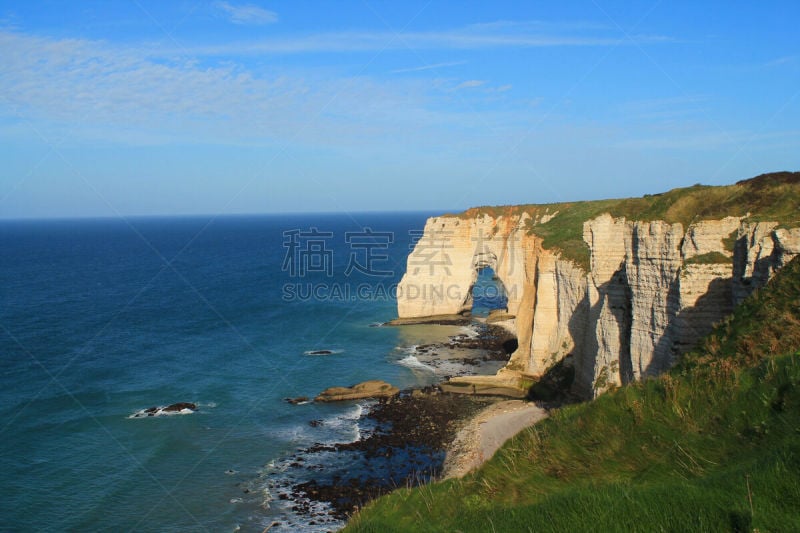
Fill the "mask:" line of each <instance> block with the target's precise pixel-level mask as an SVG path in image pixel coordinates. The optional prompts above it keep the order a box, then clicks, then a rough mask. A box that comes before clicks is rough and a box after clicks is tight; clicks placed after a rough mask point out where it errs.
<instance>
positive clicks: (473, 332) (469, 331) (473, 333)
mask: <svg viewBox="0 0 800 533" xmlns="http://www.w3.org/2000/svg"><path fill="white" fill-rule="evenodd" d="M458 331H459V333H463V334H464V335H466V336H467V337H470V338H474V337H477V336H478V335H480V333H479V332H478V330H477V329H476V328H475V327H474V326H461V327H460V328H458Z"/></svg>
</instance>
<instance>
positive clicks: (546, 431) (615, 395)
mask: <svg viewBox="0 0 800 533" xmlns="http://www.w3.org/2000/svg"><path fill="white" fill-rule="evenodd" d="M798 348H800V260H794V261H792V262H791V263H790V264H789V265H787V266H786V267H785V268H784V269H783V270H782V271H781V272H779V273H778V275H777V276H776V277H775V278H774V279H773V280H772V281H771V282H770V283H769V284H768V285H767V286H766V287H764V288H762V289H760V290H759V291H757V292H756V293H755V294H754V295H753V296H751V297H750V298H749V299H748V300H746V301H745V302H744V303H743V304H742V305H740V306H739V307H738V308H737V309H736V312H735V314H734V315H733V316H732V317H731V318H729V319H728V320H726V321H724V322H723V323H722V324H720V325H719V326H718V327H717V328H716V329H715V330H714V332H713V333H712V334H711V335H709V336H708V337H707V338H706V339H705V340H704V342H703V343H701V345H700V347H699V348H698V349H697V350H695V351H694V352H691V353H689V354H687V355H686V356H684V358H683V359H682V360H681V362H680V363H679V364H678V366H676V367H675V368H673V369H672V370H671V371H670V372H669V373H667V374H665V375H663V376H661V377H659V378H653V379H648V380H646V381H643V382H638V383H634V384H631V385H628V386H625V387H622V388H620V389H617V390H615V391H613V392H610V393H607V394H605V395H603V396H601V397H600V398H598V399H597V400H595V401H593V402H590V403H585V404H580V405H573V406H568V407H564V408H561V409H558V410H555V411H554V412H553V413H552V415H551V417H550V418H549V419H547V420H545V421H543V422H541V423H539V424H537V425H536V426H534V427H533V428H530V429H528V430H525V431H523V432H522V433H520V434H519V435H517V436H516V437H515V438H514V439H512V440H511V441H509V442H508V443H506V445H505V446H504V447H503V448H502V449H501V450H500V451H499V452H498V453H497V454H496V455H495V456H494V458H493V459H492V460H490V461H489V462H488V463H487V464H486V465H484V467H483V468H481V469H480V470H479V471H477V472H475V473H473V474H471V475H469V476H467V477H465V478H464V479H460V480H450V481H446V482H441V483H436V484H432V485H428V486H423V487H420V488H416V489H413V490H406V489H404V490H398V491H396V492H395V493H393V494H391V495H388V496H386V497H384V498H381V499H379V500H377V501H375V502H373V503H372V504H370V505H369V506H367V507H366V508H365V509H364V510H362V512H361V513H360V514H358V515H357V516H355V517H354V518H353V519H352V520H351V523H350V525H349V526H348V528H347V531H359V532H389V531H481V532H483V531H537V532H539V531H753V530H759V531H800V388H799V387H800V351H799V350H798Z"/></svg>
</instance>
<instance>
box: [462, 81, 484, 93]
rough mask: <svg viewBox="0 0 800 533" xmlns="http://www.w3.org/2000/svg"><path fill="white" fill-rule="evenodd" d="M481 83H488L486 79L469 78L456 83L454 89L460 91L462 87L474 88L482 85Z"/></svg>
mask: <svg viewBox="0 0 800 533" xmlns="http://www.w3.org/2000/svg"><path fill="white" fill-rule="evenodd" d="M481 85H486V80H467V81H462V82H461V83H459V84H458V85H456V86H455V87H454V90H456V91H458V90H460V89H474V88H475V87H480V86H481Z"/></svg>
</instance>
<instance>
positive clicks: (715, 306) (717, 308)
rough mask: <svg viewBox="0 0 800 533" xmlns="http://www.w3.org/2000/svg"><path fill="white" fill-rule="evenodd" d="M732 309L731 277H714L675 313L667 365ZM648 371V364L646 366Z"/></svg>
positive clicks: (691, 347)
mask: <svg viewBox="0 0 800 533" xmlns="http://www.w3.org/2000/svg"><path fill="white" fill-rule="evenodd" d="M732 312H733V280H732V278H716V279H714V280H712V281H711V283H710V284H709V286H708V290H707V291H706V293H705V294H703V295H702V296H701V297H700V298H698V299H697V301H696V302H695V304H694V305H693V306H692V307H686V308H685V309H682V310H681V311H679V312H678V315H677V316H676V317H675V331H674V333H675V336H674V337H673V340H674V342H673V346H672V350H673V352H674V357H673V359H672V360H671V361H669V363H670V365H671V364H674V363H675V362H676V361H677V358H678V357H680V356H681V355H682V354H684V353H686V352H687V351H689V350H691V349H693V348H694V347H695V346H696V345H697V343H698V342H699V341H700V340H701V339H702V338H703V337H705V336H706V335H708V334H709V333H711V330H712V329H714V325H715V324H716V323H717V322H719V321H720V320H722V319H723V318H725V317H726V316H727V315H729V314H731V313H732ZM648 371H650V368H648Z"/></svg>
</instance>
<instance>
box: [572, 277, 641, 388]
mask: <svg viewBox="0 0 800 533" xmlns="http://www.w3.org/2000/svg"><path fill="white" fill-rule="evenodd" d="M590 283H591V281H590ZM597 292H598V298H597V303H595V304H594V305H590V303H589V295H588V293H587V295H586V296H585V297H584V299H583V300H582V301H581V303H580V304H579V305H578V308H576V311H577V309H580V310H581V312H580V313H578V312H576V313H574V314H573V315H572V316H571V317H570V320H569V324H568V326H567V327H568V329H569V332H570V335H572V338H573V339H574V340H575V342H576V344H577V346H576V348H575V378H576V380H575V381H574V384H573V387H572V391H571V393H572V394H576V395H578V396H580V397H582V398H591V397H592V396H593V388H594V386H595V380H596V377H597V376H598V375H599V374H601V373H602V371H603V369H602V367H603V366H605V364H606V363H608V365H609V366H611V367H616V370H614V369H613V368H609V369H608V370H607V371H618V372H619V375H620V380H621V381H622V383H623V384H624V383H628V382H630V381H632V380H633V364H632V361H631V352H630V336H631V293H630V287H629V286H628V279H627V274H626V272H625V265H624V263H623V264H622V265H620V268H619V269H618V270H617V271H616V272H615V273H614V274H613V275H612V276H611V279H610V280H608V281H607V282H605V283H603V284H602V285H600V286H598V287H597ZM604 313H608V315H605V317H604V316H603V315H604ZM603 318H605V319H606V320H609V319H610V320H613V322H614V323H615V324H616V325H617V328H616V329H617V342H618V346H619V349H618V351H617V352H616V353H615V356H614V358H613V360H612V361H607V362H605V363H604V362H603V361H600V360H599V358H598V357H599V355H600V352H601V345H600V342H601V339H599V338H598V334H597V327H598V324H599V323H600V321H601V319H603ZM603 342H604V345H603V346H602V348H603V352H604V353H611V352H612V347H611V346H609V345H608V344H607V342H606V341H605V339H603Z"/></svg>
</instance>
